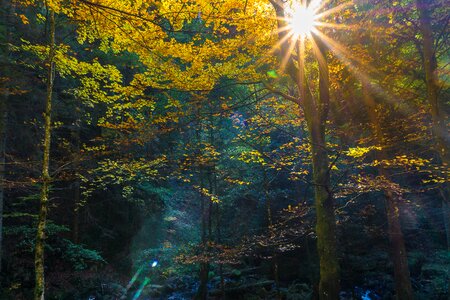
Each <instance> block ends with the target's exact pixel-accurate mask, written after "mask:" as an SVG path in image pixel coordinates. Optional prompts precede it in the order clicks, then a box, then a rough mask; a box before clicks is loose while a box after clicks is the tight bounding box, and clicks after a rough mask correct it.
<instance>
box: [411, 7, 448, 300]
mask: <svg viewBox="0 0 450 300" xmlns="http://www.w3.org/2000/svg"><path fill="white" fill-rule="evenodd" d="M428 5H430V2H429V1H424V0H416V8H417V11H418V12H419V27H420V31H421V32H422V48H423V60H422V63H423V69H424V71H425V83H426V87H427V100H428V105H429V106H430V111H431V118H432V122H433V127H432V128H433V135H434V138H435V140H436V152H437V153H438V154H439V158H440V160H441V163H442V164H443V165H444V166H447V167H448V166H449V164H450V148H449V147H450V138H449V135H448V129H447V124H446V120H445V114H444V113H443V112H442V111H441V109H440V105H439V97H438V96H439V79H438V73H437V59H436V52H435V49H434V38H433V31H432V27H431V12H430V10H429V8H428ZM441 196H442V212H443V218H444V224H445V231H446V238H447V250H448V251H450V205H449V203H450V188H449V186H448V184H447V183H445V184H444V186H443V187H442V189H441ZM447 273H448V276H449V277H448V279H447V283H448V299H450V270H448V271H447Z"/></svg>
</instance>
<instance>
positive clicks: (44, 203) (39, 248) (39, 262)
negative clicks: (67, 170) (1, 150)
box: [34, 10, 55, 300]
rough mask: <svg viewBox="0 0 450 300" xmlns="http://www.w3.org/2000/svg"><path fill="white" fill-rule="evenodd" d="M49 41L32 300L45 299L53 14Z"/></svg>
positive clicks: (53, 51)
mask: <svg viewBox="0 0 450 300" xmlns="http://www.w3.org/2000/svg"><path fill="white" fill-rule="evenodd" d="M49 25H50V39H49V48H50V50H49V55H48V60H47V64H48V74H47V96H46V99H45V113H44V143H43V160H42V188H41V196H40V205H39V217H38V226H37V233H36V243H35V257H34V267H35V290H34V299H35V300H43V299H44V298H45V296H44V295H45V277H44V248H45V227H46V223H47V213H48V202H49V190H50V183H51V178H50V173H49V165H50V146H51V145H50V141H51V113H52V95H53V81H54V72H55V67H54V56H55V13H54V12H53V10H50V12H49Z"/></svg>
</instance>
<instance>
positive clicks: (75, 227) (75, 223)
mask: <svg viewBox="0 0 450 300" xmlns="http://www.w3.org/2000/svg"><path fill="white" fill-rule="evenodd" d="M77 103H78V102H77ZM75 110H76V114H77V119H76V121H75V130H74V132H73V135H74V139H75V141H74V142H75V162H74V166H73V176H74V178H75V181H74V182H73V185H72V189H73V220H72V241H73V242H74V243H75V244H78V243H79V240H80V210H81V204H80V179H79V176H78V172H79V168H80V155H81V153H80V144H81V141H80V131H81V128H80V126H81V120H80V107H79V105H78V104H77V105H76V108H75Z"/></svg>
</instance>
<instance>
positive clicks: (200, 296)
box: [194, 107, 209, 300]
mask: <svg viewBox="0 0 450 300" xmlns="http://www.w3.org/2000/svg"><path fill="white" fill-rule="evenodd" d="M197 118H198V124H197V126H198V128H197V130H196V136H197V144H198V146H199V147H202V137H201V133H202V123H201V122H202V121H201V115H200V107H198V108H197ZM202 155H203V152H202V151H201V150H200V153H199V156H202ZM198 170H199V181H200V190H201V191H200V212H201V234H202V251H204V252H205V251H207V247H208V235H207V226H208V223H209V222H208V215H207V213H206V199H205V198H206V197H205V195H203V188H204V187H205V178H204V166H203V162H201V161H199V162H198ZM208 273H209V263H208V261H202V262H200V272H199V279H200V284H199V286H198V289H197V293H196V295H195V297H194V299H195V300H206V299H207V296H208Z"/></svg>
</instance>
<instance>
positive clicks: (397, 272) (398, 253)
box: [362, 83, 414, 300]
mask: <svg viewBox="0 0 450 300" xmlns="http://www.w3.org/2000/svg"><path fill="white" fill-rule="evenodd" d="M362 85H363V97H364V101H365V104H366V107H367V111H368V114H369V118H370V120H371V123H372V124H373V128H374V132H373V134H374V136H375V139H376V141H377V143H378V144H379V145H380V146H381V147H382V149H381V150H380V151H378V152H377V160H379V161H382V160H384V159H386V158H387V155H386V152H385V150H384V148H385V146H386V143H385V141H384V138H383V136H384V135H383V130H382V128H381V126H380V122H381V121H380V119H379V117H378V115H377V113H376V111H377V110H376V105H375V101H374V99H373V98H372V96H371V95H370V92H369V88H368V85H367V83H363V84H362ZM378 173H379V175H381V176H382V177H384V178H385V179H386V180H389V181H390V180H391V178H390V177H391V176H390V174H389V172H388V170H386V169H385V168H384V167H383V166H381V165H380V166H379V167H378ZM384 195H385V203H386V204H385V206H386V216H387V223H388V237H389V243H390V248H391V249H390V252H391V253H390V254H391V259H392V262H393V264H394V281H395V289H396V292H397V299H399V300H409V299H413V298H414V294H413V290H412V286H411V278H410V273H409V268H408V257H407V255H406V247H405V240H404V237H403V232H402V229H401V224H400V208H399V205H398V200H399V197H400V195H397V194H395V193H393V192H392V191H391V190H389V189H386V190H385V191H384Z"/></svg>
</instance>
